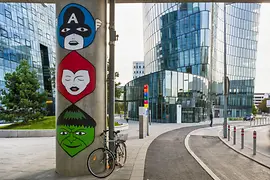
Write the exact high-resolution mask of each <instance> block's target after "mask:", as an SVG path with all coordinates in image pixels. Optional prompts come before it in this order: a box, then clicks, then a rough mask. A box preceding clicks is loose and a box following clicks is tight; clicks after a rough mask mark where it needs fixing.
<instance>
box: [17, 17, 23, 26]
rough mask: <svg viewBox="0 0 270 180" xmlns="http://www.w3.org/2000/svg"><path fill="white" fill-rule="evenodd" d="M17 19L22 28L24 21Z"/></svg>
mask: <svg viewBox="0 0 270 180" xmlns="http://www.w3.org/2000/svg"><path fill="white" fill-rule="evenodd" d="M17 19H18V23H19V24H20V25H22V26H23V25H24V23H23V19H22V18H20V17H18V18H17Z"/></svg>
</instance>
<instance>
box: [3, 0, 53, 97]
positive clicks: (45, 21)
mask: <svg viewBox="0 0 270 180" xmlns="http://www.w3.org/2000/svg"><path fill="white" fill-rule="evenodd" d="M0 41H1V42H0V89H3V88H5V82H4V76H5V73H10V72H12V71H14V70H15V69H16V67H17V66H18V65H19V63H20V61H21V60H23V59H25V60H28V62H29V64H30V65H31V67H32V68H33V69H34V70H36V71H37V73H38V79H39V82H40V85H41V90H46V91H48V92H52V91H53V88H52V85H51V82H50V81H49V78H50V73H49V68H50V67H51V65H52V64H53V63H54V62H55V59H56V52H55V50H56V46H55V42H56V39H55V6H54V5H52V4H45V3H43V4H30V3H0ZM52 94H53V93H52Z"/></svg>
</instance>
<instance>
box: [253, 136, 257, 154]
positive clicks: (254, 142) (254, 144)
mask: <svg viewBox="0 0 270 180" xmlns="http://www.w3.org/2000/svg"><path fill="white" fill-rule="evenodd" d="M256 139H257V133H256V131H253V155H256V146H257V145H256Z"/></svg>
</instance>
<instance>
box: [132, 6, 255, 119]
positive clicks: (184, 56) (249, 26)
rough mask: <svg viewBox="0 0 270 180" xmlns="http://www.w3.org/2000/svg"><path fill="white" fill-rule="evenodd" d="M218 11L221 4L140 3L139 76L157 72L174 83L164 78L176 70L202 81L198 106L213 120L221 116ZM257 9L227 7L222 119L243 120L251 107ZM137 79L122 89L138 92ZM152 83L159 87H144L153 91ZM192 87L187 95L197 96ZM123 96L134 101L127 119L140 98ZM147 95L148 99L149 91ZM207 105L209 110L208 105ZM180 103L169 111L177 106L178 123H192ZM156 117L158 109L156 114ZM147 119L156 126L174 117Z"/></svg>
mask: <svg viewBox="0 0 270 180" xmlns="http://www.w3.org/2000/svg"><path fill="white" fill-rule="evenodd" d="M223 9H224V3H164V4H155V3H148V4H144V5H143V13H144V25H143V28H144V54H145V57H144V61H145V74H149V76H151V77H152V76H154V75H152V74H153V73H154V74H155V72H159V73H163V74H164V76H165V77H164V79H166V80H167V81H171V83H173V82H175V79H173V77H172V76H171V75H168V76H167V73H166V72H172V73H173V72H182V73H184V74H190V75H195V76H197V77H200V78H203V79H205V80H207V82H208V83H209V84H208V85H207V86H205V87H207V91H203V93H202V94H201V95H203V97H204V99H205V104H204V107H208V108H207V109H208V112H210V109H211V110H213V112H214V115H215V117H222V115H223V111H222V109H223V95H222V94H223V68H224V14H223ZM259 11H260V4H255V3H254V4H248V3H245V4H240V3H234V4H230V5H227V15H226V19H227V23H226V28H227V33H226V40H227V46H226V47H227V53H226V54H227V74H228V77H229V79H230V94H229V98H228V116H244V115H245V114H247V113H250V112H251V109H252V97H253V93H254V78H255V61H256V51H257V39H258V38H257V37H258V18H259ZM143 78H144V77H142V78H139V79H135V80H134V81H132V82H130V83H128V84H127V87H128V88H130V87H133V86H137V85H138V88H139V86H141V85H142V87H143V84H142V83H140V82H143ZM160 78H161V77H160ZM150 79H151V78H150ZM169 79H170V80H169ZM135 81H136V83H135ZM181 81H183V82H178V80H177V82H178V84H185V83H186V82H185V80H183V79H181ZM195 82H196V81H195ZM151 83H153V84H151ZM156 83H160V80H159V79H157V80H156V81H149V86H150V87H151V86H153V87H154V86H156ZM198 83H199V82H198ZM192 84H193V85H192V86H188V91H189V92H192V93H194V92H197V90H196V89H194V87H196V86H199V85H194V83H192ZM168 86H171V85H168ZM184 87H185V86H184ZM208 87H209V88H208ZM134 88H135V87H134ZM171 88H172V91H173V92H176V94H177V93H178V94H179V92H180V91H181V88H180V89H179V86H177V87H175V86H171ZM182 90H183V89H182ZM134 93H135V92H134ZM137 93H138V92H137ZM152 93H153V92H152ZM128 96H129V98H127V101H128V104H130V102H131V101H133V102H135V101H137V102H138V105H137V106H136V108H135V105H133V106H132V107H133V109H132V108H130V107H131V106H130V105H129V106H128V107H129V108H128V111H129V113H131V114H132V117H137V115H136V113H137V110H138V106H139V105H140V100H138V99H137V96H136V95H135V94H134V96H133V94H128ZM149 96H151V92H150V93H149ZM159 96H163V97H164V98H165V99H166V98H167V97H168V95H167V94H166V92H162V93H161V94H160V95H159ZM169 96H170V95H169ZM194 99H195V103H194V104H195V107H197V106H196V105H198V108H199V107H200V103H196V100H197V99H196V98H194ZM212 101H213V102H214V106H212V105H211V102H212ZM153 102H154V101H152V102H150V103H153ZM171 102H174V101H171ZM141 103H143V102H141ZM159 103H160V102H158V103H157V104H159ZM183 103H184V102H180V101H178V102H177V101H175V102H174V103H171V104H174V107H176V106H177V104H181V105H182V107H183V111H182V114H183V116H182V121H183V122H196V118H195V117H193V119H191V120H189V119H185V117H186V115H185V111H186V109H185V106H184V105H183ZM152 105H153V104H152ZM155 106H156V105H153V106H152V107H151V105H150V110H151V111H154V109H155ZM157 106H160V105H157ZM153 108H154V109H153ZM187 111H188V110H187ZM162 112H164V111H162ZM195 112H196V110H194V111H193V113H195ZM158 113H161V111H160V110H159V111H158ZM172 114H177V113H176V111H170V113H169V115H171V116H172ZM199 114H200V117H199V119H204V118H205V115H204V113H199ZM183 118H184V119H183ZM152 119H153V120H154V119H157V121H159V122H175V118H172V119H171V118H169V119H170V121H168V120H165V119H166V117H161V119H160V118H155V117H154V116H152ZM158 119H160V120H158ZM162 119H164V120H162ZM154 121H155V120H154Z"/></svg>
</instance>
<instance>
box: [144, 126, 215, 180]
mask: <svg viewBox="0 0 270 180" xmlns="http://www.w3.org/2000/svg"><path fill="white" fill-rule="evenodd" d="M198 128H202V126H196V127H187V128H181V129H177V130H173V131H170V132H167V133H165V134H162V135H160V136H159V137H157V138H156V139H155V140H154V141H153V142H152V143H151V145H150V146H149V148H148V151H147V154H146V159H145V171H144V179H145V180H157V179H158V180H179V179H181V180H185V179H186V180H198V179H200V180H212V178H211V176H209V175H208V174H207V172H206V171H205V170H204V169H203V168H202V167H201V166H200V165H199V164H198V162H197V161H196V160H195V159H194V158H193V157H192V156H191V155H190V154H189V152H188V151H187V149H186V148H185V144H184V141H185V137H186V135H187V134H188V133H189V132H191V131H193V130H195V129H198Z"/></svg>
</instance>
